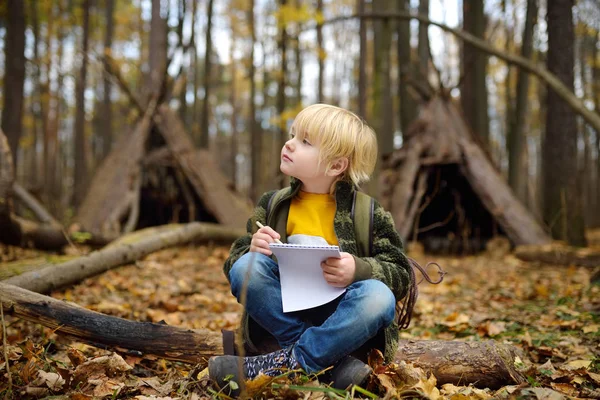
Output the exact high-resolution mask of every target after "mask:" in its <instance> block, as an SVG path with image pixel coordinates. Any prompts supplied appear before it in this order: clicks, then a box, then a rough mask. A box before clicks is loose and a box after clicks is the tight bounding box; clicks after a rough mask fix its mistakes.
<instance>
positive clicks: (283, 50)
mask: <svg viewBox="0 0 600 400" xmlns="http://www.w3.org/2000/svg"><path fill="white" fill-rule="evenodd" d="M278 2H279V7H285V6H286V4H287V0H279V1H278ZM280 18H282V20H281V21H280V22H279V23H278V25H280V27H279V43H278V48H279V55H280V57H281V61H280V72H279V79H278V82H277V102H276V107H277V120H278V121H279V123H278V124H277V132H278V135H277V136H279V148H280V149H281V148H283V146H284V145H285V142H286V141H287V131H286V130H285V129H284V127H283V124H284V121H283V113H284V111H285V104H286V103H285V87H286V85H287V79H286V77H287V36H288V35H287V24H286V22H285V21H284V20H283V17H280ZM275 164H276V165H277V168H276V169H275V171H273V172H274V173H275V176H276V177H278V178H279V179H278V181H279V182H278V186H279V187H283V186H284V185H285V177H284V175H283V174H282V173H281V171H280V170H279V164H278V163H275Z"/></svg>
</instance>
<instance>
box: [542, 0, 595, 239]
mask: <svg viewBox="0 0 600 400" xmlns="http://www.w3.org/2000/svg"><path fill="white" fill-rule="evenodd" d="M546 19H547V23H548V59H547V66H548V70H549V71H550V72H552V73H553V74H555V75H556V76H557V77H558V78H559V79H560V80H561V81H562V82H563V83H564V84H565V85H566V86H567V87H568V88H569V89H570V90H571V91H573V79H574V72H573V67H574V41H575V33H574V26H573V0H552V1H549V2H548V11H547V17H546ZM546 104H547V107H546V109H547V112H546V134H545V137H544V140H543V142H542V188H543V214H544V221H545V222H546V223H547V224H548V226H549V227H550V229H551V231H552V236H553V237H554V238H557V239H563V240H566V241H567V242H568V243H569V244H571V245H575V246H584V245H585V244H586V240H585V235H584V223H583V215H582V211H583V210H582V208H583V207H582V198H581V191H580V180H579V179H578V173H577V124H576V121H575V113H574V112H573V110H572V109H571V108H570V107H569V106H568V105H567V104H566V103H565V102H564V101H563V100H562V99H561V98H560V97H559V96H558V95H557V94H556V92H554V91H553V90H549V91H548V94H547V99H546Z"/></svg>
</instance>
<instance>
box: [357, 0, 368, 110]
mask: <svg viewBox="0 0 600 400" xmlns="http://www.w3.org/2000/svg"><path fill="white" fill-rule="evenodd" d="M356 8H357V14H358V15H359V16H361V15H363V14H364V13H365V0H357V7H356ZM359 24H360V25H359V32H358V35H359V43H360V46H359V47H360V49H359V55H358V115H359V116H360V117H361V118H367V22H366V20H365V19H364V18H360V20H359Z"/></svg>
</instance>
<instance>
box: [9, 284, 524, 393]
mask: <svg viewBox="0 0 600 400" xmlns="http://www.w3.org/2000/svg"><path fill="white" fill-rule="evenodd" d="M0 302H1V304H2V307H3V308H4V312H5V313H7V314H12V315H14V316H15V317H18V318H22V319H25V320H28V321H32V322H35V323H40V324H42V325H44V326H46V327H49V328H51V329H53V330H54V331H55V332H57V333H59V334H64V335H68V336H71V337H74V338H75V339H77V340H79V341H83V342H86V343H90V344H92V345H96V346H98V345H101V346H108V347H111V348H114V349H115V350H117V351H127V350H133V351H136V352H141V353H144V354H152V355H155V356H159V357H162V358H166V359H170V360H176V361H182V362H187V363H205V362H206V360H207V359H208V358H209V357H211V356H214V355H221V354H223V350H224V349H223V341H222V336H221V334H220V333H218V332H214V331H209V330H206V329H184V328H178V327H175V326H169V325H166V324H155V323H149V322H136V321H129V320H126V319H122V318H117V317H112V316H108V315H105V314H101V313H98V312H95V311H91V310H87V309H85V308H83V307H80V306H78V305H76V304H73V303H69V302H66V301H61V300H57V299H54V298H52V297H47V296H43V295H40V294H36V293H33V292H30V291H28V290H25V289H22V288H19V287H16V286H13V285H9V284H6V283H0ZM259 350H260V349H259ZM263 350H264V349H263ZM517 355H519V350H518V349H516V348H515V347H513V346H510V345H506V344H501V343H497V342H494V341H485V342H469V343H466V342H459V341H427V340H421V341H419V340H417V341H412V340H411V341H406V340H403V341H401V342H400V347H399V350H398V352H397V353H396V360H395V361H396V362H398V363H399V362H400V361H405V362H408V363H413V364H414V365H415V366H417V367H420V368H423V369H424V370H425V371H427V372H430V373H433V375H434V376H435V377H436V378H437V381H438V384H440V385H441V384H444V383H453V384H456V385H458V384H460V385H470V384H473V385H475V386H477V387H488V388H499V387H501V386H505V385H508V384H518V383H522V382H523V381H524V378H523V376H522V375H521V374H520V373H519V372H517V371H516V370H515V368H514V362H515V358H516V356H517ZM520 356H521V355H520ZM521 357H522V356H521Z"/></svg>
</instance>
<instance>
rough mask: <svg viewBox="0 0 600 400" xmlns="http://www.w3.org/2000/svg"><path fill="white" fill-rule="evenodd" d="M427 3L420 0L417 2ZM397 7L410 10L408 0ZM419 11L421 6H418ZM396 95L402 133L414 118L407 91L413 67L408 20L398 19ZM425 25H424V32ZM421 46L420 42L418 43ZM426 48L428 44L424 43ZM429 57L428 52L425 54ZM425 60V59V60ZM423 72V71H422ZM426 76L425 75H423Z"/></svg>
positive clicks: (414, 109) (411, 100)
mask: <svg viewBox="0 0 600 400" xmlns="http://www.w3.org/2000/svg"><path fill="white" fill-rule="evenodd" d="M422 3H427V1H421V2H420V3H419V4H420V5H421V4H422ZM398 8H399V9H400V11H410V0H399V1H398ZM419 11H421V7H419ZM397 25H398V70H399V75H400V76H399V79H398V96H399V97H400V127H401V130H402V134H404V133H406V131H407V130H408V125H409V124H410V123H411V122H412V121H413V120H414V119H415V116H416V105H415V102H414V100H413V99H412V98H411V97H410V95H409V92H408V83H407V81H408V80H409V79H410V78H411V76H410V73H411V70H412V68H413V63H412V60H411V48H410V20H405V21H398V22H397ZM421 29H422V28H421V25H420V26H419V43H420V42H421ZM426 29H427V26H425V33H427V31H426ZM424 40H427V35H426V34H425V35H424ZM419 46H420V47H419V48H421V44H419ZM426 46H427V47H426V48H428V44H427V45H426ZM427 57H429V54H428V55H427ZM425 62H427V59H426V60H425ZM423 72H424V73H425V71H423ZM425 76H427V75H425Z"/></svg>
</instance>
